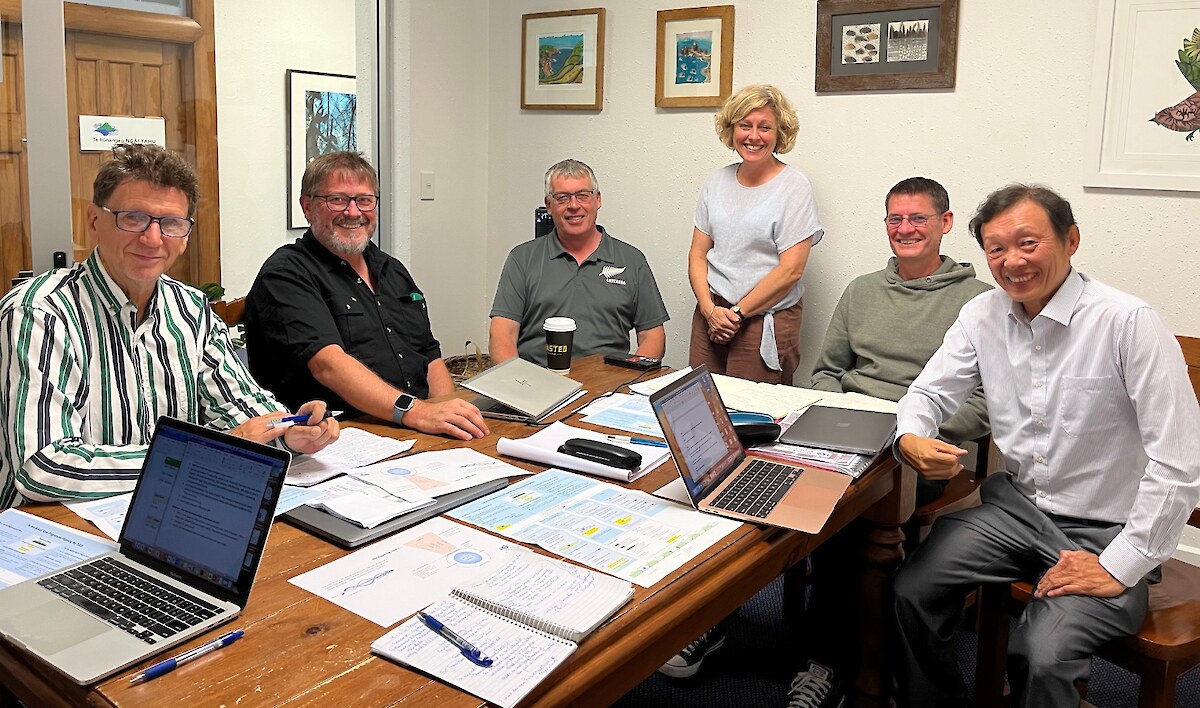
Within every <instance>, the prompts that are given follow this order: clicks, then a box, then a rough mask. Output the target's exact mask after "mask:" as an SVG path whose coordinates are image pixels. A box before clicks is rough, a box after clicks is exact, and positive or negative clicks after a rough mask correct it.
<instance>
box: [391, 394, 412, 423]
mask: <svg viewBox="0 0 1200 708" xmlns="http://www.w3.org/2000/svg"><path fill="white" fill-rule="evenodd" d="M416 402H417V397H416V396H412V395H409V394H407V393H402V394H400V397H399V398H397V399H396V402H395V403H394V404H393V405H392V422H393V423H395V424H396V425H400V424H401V423H400V421H402V420H403V419H404V414H405V413H407V412H408V411H409V410H411V409H412V407H413V404H414V403H416Z"/></svg>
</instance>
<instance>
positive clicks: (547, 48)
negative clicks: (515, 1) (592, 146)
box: [521, 8, 604, 111]
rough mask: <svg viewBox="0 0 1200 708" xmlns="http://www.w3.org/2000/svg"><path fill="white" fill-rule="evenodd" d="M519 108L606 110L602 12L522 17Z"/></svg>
mask: <svg viewBox="0 0 1200 708" xmlns="http://www.w3.org/2000/svg"><path fill="white" fill-rule="evenodd" d="M521 108H523V109H559V110H562V109H568V110H571V109H574V110H591V111H599V110H602V109H603V108H604V8H591V9H587V10H563V11H560V12H537V13H533V14H530V15H521Z"/></svg>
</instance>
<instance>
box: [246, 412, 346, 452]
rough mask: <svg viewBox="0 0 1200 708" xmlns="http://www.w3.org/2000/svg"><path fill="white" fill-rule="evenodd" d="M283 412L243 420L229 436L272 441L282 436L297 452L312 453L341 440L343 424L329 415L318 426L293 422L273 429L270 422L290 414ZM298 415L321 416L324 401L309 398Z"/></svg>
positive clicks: (315, 417)
mask: <svg viewBox="0 0 1200 708" xmlns="http://www.w3.org/2000/svg"><path fill="white" fill-rule="evenodd" d="M287 415H288V414H287V413H286V412H284V413H268V414H266V415H260V416H258V417H255V418H251V419H250V420H248V421H246V422H245V423H242V424H241V425H239V426H237V427H236V428H233V429H232V430H230V431H229V434H230V435H236V436H237V437H239V438H244V439H246V440H253V441H254V442H257V443H263V444H266V443H269V442H271V441H272V440H274V439H276V438H278V437H281V436H282V437H283V438H284V441H285V442H286V443H287V446H288V447H290V448H291V449H292V450H295V451H296V452H300V453H305V454H311V453H314V452H317V451H318V450H321V449H323V448H324V447H325V446H326V445H328V444H329V443H331V442H333V441H334V440H337V439H338V435H340V434H341V427H340V426H339V425H338V422H337V420H335V419H334V418H328V419H326V420H322V421H321V422H320V423H318V424H317V425H293V426H291V427H288V428H272V427H271V423H273V422H275V421H277V420H279V419H280V418H283V417H285V416H287ZM296 415H308V416H309V417H311V418H314V419H318V420H319V419H320V418H321V417H322V416H324V415H325V403H324V401H309V402H308V403H305V404H304V405H303V406H300V409H299V410H298V411H296Z"/></svg>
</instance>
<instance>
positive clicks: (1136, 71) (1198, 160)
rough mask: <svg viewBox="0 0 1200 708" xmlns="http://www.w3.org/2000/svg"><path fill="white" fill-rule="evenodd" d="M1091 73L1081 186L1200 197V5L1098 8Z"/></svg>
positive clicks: (1115, 3) (1140, 2)
mask: <svg viewBox="0 0 1200 708" xmlns="http://www.w3.org/2000/svg"><path fill="white" fill-rule="evenodd" d="M1185 62H1186V64H1185ZM1185 70H1186V71H1188V72H1189V74H1190V78H1189V76H1188V75H1185V73H1184V72H1185ZM1092 71H1093V73H1092V93H1091V99H1090V101H1089V111H1088V133H1089V138H1090V140H1089V142H1090V144H1091V145H1090V146H1091V149H1092V150H1093V151H1094V152H1093V153H1092V155H1091V156H1089V158H1088V159H1087V162H1086V166H1085V168H1084V175H1083V184H1084V186H1085V187H1108V188H1117V189H1155V190H1167V191H1181V192H1200V133H1198V132H1197V131H1198V130H1200V119H1198V118H1197V117H1196V116H1197V113H1196V111H1200V85H1197V84H1200V0H1174V1H1171V0H1153V1H1151V0H1101V2H1100V3H1099V7H1098V14H1097V19H1096V46H1095V60H1094V62H1093V68H1092ZM1172 111H1174V112H1172ZM1189 114H1190V116H1191V119H1190V120H1187V119H1186V116H1188V115H1189ZM1181 116H1182V117H1184V118H1185V120H1183V121H1179V120H1178V118H1179V117H1181Z"/></svg>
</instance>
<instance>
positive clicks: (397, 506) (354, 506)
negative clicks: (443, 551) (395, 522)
mask: <svg viewBox="0 0 1200 708" xmlns="http://www.w3.org/2000/svg"><path fill="white" fill-rule="evenodd" d="M313 489H316V490H318V491H319V492H320V493H321V494H320V496H318V497H316V498H315V499H310V500H309V501H308V502H307V503H308V505H309V506H311V507H314V508H317V509H324V510H325V511H328V512H329V513H330V514H333V515H334V516H336V517H338V518H341V519H345V520H346V521H349V522H351V523H355V524H358V525H359V526H361V527H363V528H364V529H373V528H375V527H376V526H378V525H380V524H382V523H383V522H385V521H387V520H388V519H393V518H395V517H397V516H400V515H401V514H407V513H408V512H410V511H416V510H417V509H420V508H422V507H426V506H429V505H430V504H432V503H433V497H427V496H422V495H413V496H410V497H401V496H398V495H395V494H391V493H389V492H388V491H387V490H385V489H382V488H380V487H377V486H375V485H374V484H368V483H366V482H364V481H362V480H360V479H355V478H354V477H337V478H336V479H331V480H328V481H326V482H321V483H320V484H319V485H317V486H315V487H313Z"/></svg>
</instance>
